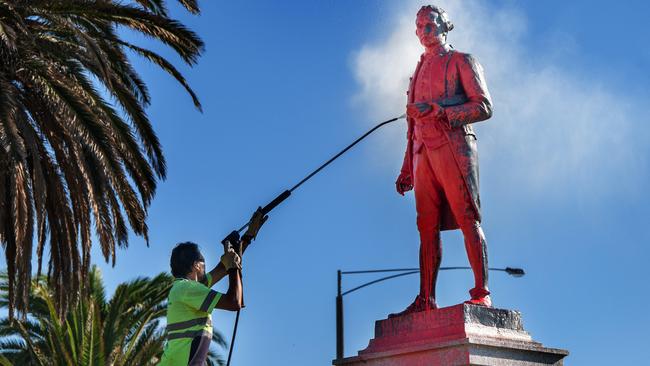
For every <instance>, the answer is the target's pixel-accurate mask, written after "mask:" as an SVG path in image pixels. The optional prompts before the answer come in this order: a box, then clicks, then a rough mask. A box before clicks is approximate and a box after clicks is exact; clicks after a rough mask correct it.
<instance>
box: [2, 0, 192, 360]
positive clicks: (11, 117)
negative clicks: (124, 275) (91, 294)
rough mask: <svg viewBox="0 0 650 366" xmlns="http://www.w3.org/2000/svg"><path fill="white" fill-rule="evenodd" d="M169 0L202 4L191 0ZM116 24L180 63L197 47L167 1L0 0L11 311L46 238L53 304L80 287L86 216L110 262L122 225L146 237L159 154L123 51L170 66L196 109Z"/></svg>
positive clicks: (20, 302) (85, 265)
mask: <svg viewBox="0 0 650 366" xmlns="http://www.w3.org/2000/svg"><path fill="white" fill-rule="evenodd" d="M178 1H179V2H180V3H181V5H183V6H184V7H185V8H186V9H187V10H188V11H190V12H192V13H195V14H196V13H198V12H199V8H198V5H197V3H196V0H178ZM120 29H125V30H129V31H130V32H132V33H139V34H141V35H144V36H146V37H148V38H152V39H155V40H158V41H160V42H161V43H163V44H164V45H166V46H169V47H170V48H171V49H173V50H174V51H175V52H176V53H177V54H178V55H179V56H180V58H181V59H182V60H183V61H184V62H185V63H187V64H189V65H193V64H194V63H195V62H196V60H197V58H198V56H199V55H200V53H201V51H202V49H203V42H202V41H201V39H200V38H199V37H198V36H197V35H196V34H195V33H194V32H192V31H191V30H189V29H187V28H186V27H185V26H184V25H183V24H181V23H180V22H179V21H177V20H174V19H172V18H170V16H169V14H168V11H167V8H166V1H165V0H134V1H120V0H57V1H46V0H0V242H1V243H2V245H3V246H4V252H5V255H6V262H7V271H8V276H9V277H8V280H9V281H8V290H9V292H8V293H9V299H8V301H9V314H10V315H13V314H14V310H18V311H21V312H24V311H26V310H27V304H28V297H29V284H30V282H31V276H32V253H33V252H34V251H35V252H36V255H37V263H38V269H37V273H38V274H39V275H40V274H41V267H42V260H43V253H44V250H45V247H46V246H47V245H48V244H49V250H48V252H49V253H50V255H49V258H48V261H47V262H46V263H47V273H48V279H49V283H50V285H51V289H52V290H53V291H54V294H53V296H52V299H51V300H52V303H53V304H54V307H55V308H56V309H57V311H58V313H59V314H60V315H61V314H64V313H66V309H67V307H69V306H74V301H73V300H74V299H73V298H71V295H72V294H77V293H78V292H79V290H80V289H83V288H86V286H84V285H85V284H86V282H87V281H88V271H89V267H90V251H91V245H92V241H91V236H92V234H91V232H92V228H93V226H94V231H95V234H96V237H97V240H98V242H99V245H100V247H101V250H102V254H103V256H104V258H105V260H106V261H109V259H110V260H112V262H113V264H114V263H115V255H116V247H117V246H119V247H126V246H128V235H127V233H128V229H129V227H130V229H131V230H132V231H133V232H134V233H135V234H136V235H139V236H142V237H144V238H145V239H147V225H146V221H145V219H146V216H147V207H148V205H149V204H150V202H151V200H152V198H153V196H154V193H155V190H156V184H157V181H158V180H159V179H164V177H165V174H166V165H165V159H164V157H163V153H162V148H161V145H160V142H159V140H158V137H157V136H156V134H155V132H154V130H153V127H152V125H151V122H150V121H149V119H148V117H147V115H146V113H145V108H146V106H147V105H149V103H150V96H149V91H148V89H147V86H146V85H145V83H144V81H143V80H142V79H141V78H140V76H139V75H138V73H137V72H136V70H135V69H134V68H133V66H132V65H131V63H130V61H129V57H128V54H129V53H130V54H135V55H138V56H141V57H144V58H145V59H146V60H148V61H150V62H152V63H153V64H154V65H157V66H158V67H160V68H162V69H163V70H164V71H166V72H167V73H169V74H170V75H171V76H172V77H174V78H175V79H176V80H177V81H178V82H179V83H180V84H181V86H182V87H183V88H185V89H186V90H187V92H188V93H189V94H190V96H191V98H192V100H193V102H194V105H195V106H196V107H197V108H198V109H199V110H200V109H201V105H200V103H199V101H198V99H197V97H196V95H195V93H194V92H193V91H192V89H191V88H190V87H189V85H188V83H187V82H186V80H185V79H184V77H183V76H182V75H181V73H180V72H179V71H178V70H177V69H176V68H175V67H174V66H173V65H172V64H171V62H169V61H167V60H166V59H165V58H163V57H162V56H160V55H159V54H157V53H155V52H154V51H151V50H149V49H145V48H142V47H139V46H137V45H135V44H132V43H131V42H129V41H128V40H127V39H125V38H124V37H122V34H124V32H119V30H120ZM34 242H35V243H34ZM34 244H35V248H34ZM87 311H88V312H89V313H91V314H92V313H93V312H95V311H96V310H94V309H88V310H87ZM93 355H94V354H93ZM93 357H94V356H93Z"/></svg>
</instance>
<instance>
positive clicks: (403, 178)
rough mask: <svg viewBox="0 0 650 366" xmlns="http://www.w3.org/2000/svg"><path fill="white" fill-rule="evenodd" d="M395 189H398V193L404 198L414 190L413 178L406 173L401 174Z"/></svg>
mask: <svg viewBox="0 0 650 366" xmlns="http://www.w3.org/2000/svg"><path fill="white" fill-rule="evenodd" d="M395 188H397V193H399V194H401V195H402V196H403V195H404V193H405V192H408V191H410V190H411V189H413V179H412V178H411V175H410V174H408V173H404V172H402V173H400V175H399V177H397V182H395Z"/></svg>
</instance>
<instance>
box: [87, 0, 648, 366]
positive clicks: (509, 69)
mask: <svg viewBox="0 0 650 366" xmlns="http://www.w3.org/2000/svg"><path fill="white" fill-rule="evenodd" d="M438 4H440V5H442V6H443V7H444V8H446V9H447V10H448V12H449V15H450V18H451V19H452V21H454V22H455V23H456V29H455V30H454V31H452V32H451V33H450V36H449V39H450V42H451V43H452V44H454V45H455V46H456V48H457V49H459V50H461V51H466V52H471V53H473V54H475V55H476V56H477V58H478V59H479V61H481V63H482V64H483V66H484V67H485V72H486V77H487V82H488V86H489V87H490V89H491V92H492V94H493V99H494V105H495V115H494V117H493V118H492V119H491V120H489V121H487V122H485V123H482V124H480V125H479V126H477V127H478V134H479V154H480V159H481V198H482V202H483V210H484V223H483V227H484V230H485V233H486V235H487V239H488V252H489V260H490V265H491V266H494V267H504V266H519V267H523V268H525V269H526V272H527V275H526V276H525V277H523V278H520V279H513V278H510V277H508V276H506V275H505V274H502V273H498V272H497V273H492V275H491V280H490V287H491V290H492V292H493V301H494V304H495V306H497V307H500V308H510V309H517V310H520V311H521V312H522V314H523V319H524V325H525V327H526V329H527V330H528V331H529V332H530V333H531V335H532V336H533V338H534V339H535V340H537V341H540V342H542V343H544V344H545V345H546V346H549V347H559V348H566V349H569V350H570V351H571V355H570V356H569V358H568V359H567V364H568V365H587V364H588V365H612V364H618V365H629V364H642V363H643V362H644V361H645V360H646V356H645V354H644V352H643V350H644V349H645V346H646V343H647V340H648V338H647V329H648V327H649V326H650V319H649V317H648V315H647V312H645V311H644V310H643V308H644V305H645V304H647V303H648V302H649V301H650V294H649V291H648V290H649V286H648V283H647V274H646V273H645V272H646V271H645V269H646V268H647V265H646V261H647V258H649V257H650V248H648V246H649V245H650V234H649V232H648V230H647V229H646V226H647V224H648V218H650V214H649V212H648V203H650V199H649V198H648V195H647V193H646V187H647V186H648V183H650V172H649V170H648V157H649V152H650V149H649V148H648V146H647V141H649V140H648V137H650V127H649V126H648V123H647V122H648V117H647V116H648V113H647V111H646V110H645V108H647V101H648V97H649V96H650V92H649V90H648V86H647V85H648V84H649V83H650V73H648V72H647V70H648V68H649V67H650V48H648V47H647V45H646V43H647V38H648V35H649V34H650V28H649V26H648V22H647V20H646V17H647V14H648V11H650V5H648V4H647V3H646V2H642V1H621V2H617V3H616V4H615V5H612V3H611V2H606V1H600V0H598V1H571V2H563V1H556V0H552V1H550V0H549V1H545V2H539V1H521V2H519V1H478V0H470V1H462V2H461V1H451V0H450V1H441V2H439V3H438ZM418 8H419V3H418V2H415V1H399V2H398V1H369V0H364V1H323V2H307V1H286V2H282V3H281V4H278V3H277V2H272V1H259V2H255V1H247V2H234V1H233V2H225V1H203V2H202V9H203V12H202V15H201V16H199V17H195V16H191V15H189V14H186V13H184V12H182V11H180V9H177V8H176V7H175V9H174V10H175V11H174V12H173V14H174V15H175V16H178V17H180V18H181V19H182V20H183V21H184V22H185V23H186V24H188V25H189V26H190V27H191V28H192V29H194V30H195V31H196V32H197V33H199V34H200V35H201V36H202V37H203V39H204V40H205V42H206V45H207V47H206V52H205V54H204V56H203V57H202V58H201V59H200V61H199V64H198V65H197V66H196V67H194V68H192V69H188V68H185V67H181V69H183V70H184V71H185V75H186V77H187V79H188V80H189V81H190V83H191V85H192V86H193V88H194V89H195V90H196V91H197V93H198V95H199V97H200V99H201V102H202V104H203V106H204V113H202V114H201V113H199V112H197V111H196V110H195V109H193V107H192V104H191V100H190V98H189V96H187V95H186V94H184V93H183V90H182V89H181V88H180V87H179V86H178V85H176V83H175V82H174V80H172V79H171V78H170V77H168V76H167V75H165V74H164V73H163V72H161V71H159V70H157V69H156V68H154V67H152V66H150V65H148V64H147V63H146V62H144V61H141V60H136V61H134V62H135V64H136V66H137V67H138V69H139V70H141V71H142V74H143V76H144V78H145V80H146V81H147V82H148V83H149V85H150V88H151V91H152V97H153V104H152V106H151V107H150V108H149V110H148V112H149V114H150V116H151V119H152V120H153V121H154V124H155V128H156V130H157V132H158V134H159V137H160V139H161V141H162V143H163V146H164V149H165V154H166V157H167V159H168V165H169V173H168V179H167V180H166V181H165V182H163V183H162V184H161V185H160V188H159V190H158V192H157V195H156V198H155V199H154V201H153V204H152V206H151V208H150V210H149V220H148V224H149V227H150V246H149V247H148V248H147V247H146V246H145V243H144V242H143V241H142V240H141V239H140V238H137V237H134V236H131V242H130V246H129V248H128V249H127V250H121V251H120V252H119V253H118V256H117V265H116V266H115V267H114V268H112V267H110V266H109V265H106V264H103V262H102V261H101V257H100V252H99V251H97V250H96V251H95V253H94V258H93V260H94V262H95V263H98V264H100V266H101V267H102V270H103V273H104V277H105V281H106V283H107V285H108V287H109V289H110V290H112V289H114V287H115V286H116V285H117V284H118V283H120V282H124V281H127V280H130V279H133V278H135V277H137V276H151V275H155V274H156V273H159V272H161V271H167V270H168V263H169V253H170V251H171V249H172V248H173V246H174V245H175V244H176V243H177V242H181V241H187V240H191V241H195V242H197V243H199V244H200V245H201V246H202V248H203V251H204V254H205V256H206V258H207V262H208V263H207V265H208V266H210V267H211V266H212V265H214V264H216V263H217V261H218V258H219V256H220V254H221V251H222V247H221V245H220V244H219V241H220V239H221V238H222V237H223V236H225V235H226V234H227V233H228V232H229V231H231V230H233V229H234V228H237V227H239V226H241V224H242V223H243V222H245V221H246V219H247V218H248V217H249V216H250V214H251V213H252V211H253V210H254V209H255V208H256V207H257V206H258V205H264V204H265V203H266V202H268V201H269V200H270V199H272V198H273V197H275V195H277V194H278V193H280V192H281V191H283V190H284V189H287V188H290V187H291V186H292V185H293V184H294V183H295V182H297V181H299V180H300V179H301V178H302V177H303V176H304V175H306V174H307V173H308V172H309V171H311V170H312V169H314V168H315V167H317V166H318V165H320V164H321V163H322V162H324V161H325V160H326V159H327V158H329V156H330V155H332V154H333V153H335V152H337V151H338V150H339V149H340V148H342V147H344V146H345V145H347V144H348V143H349V142H351V141H352V140H354V139H355V138H356V137H357V136H358V135H360V134H362V133H363V132H365V130H367V129H368V128H370V127H371V126H372V125H373V124H374V123H375V122H377V121H381V120H384V119H387V118H390V117H393V116H397V115H400V114H401V113H403V103H404V100H403V97H404V92H405V88H406V85H405V78H407V77H408V75H409V73H411V72H412V68H413V66H414V63H415V61H416V60H417V56H418V53H419V52H420V50H419V49H418V47H419V46H418V43H417V39H416V38H415V35H414V34H413V32H412V31H413V30H414V26H413V23H412V22H413V19H414V14H415V12H416V11H417V9H418ZM142 43H143V44H145V45H149V46H151V47H154V48H155V49H157V50H160V51H161V52H162V53H163V54H166V55H169V56H170V57H171V58H172V59H175V60H177V58H174V57H173V55H172V54H171V53H170V52H169V51H168V50H165V49H164V48H163V47H162V46H160V45H155V44H151V43H150V41H147V40H142ZM177 64H180V63H179V62H177ZM404 142H405V140H404V126H403V125H391V126H388V127H385V128H384V129H383V130H380V131H378V132H377V134H376V135H373V136H371V137H369V138H368V139H367V140H366V141H364V142H363V143H362V145H360V146H359V147H358V148H356V149H355V150H352V151H351V152H350V153H348V154H347V155H345V156H344V157H343V158H341V159H340V160H339V161H337V163H336V164H335V165H333V166H331V167H329V168H327V170H325V171H324V172H323V173H322V174H320V175H318V176H316V177H315V178H314V179H313V180H311V181H310V182H309V183H308V184H307V185H305V186H303V187H301V188H300V189H299V190H297V191H295V192H294V195H293V196H292V197H291V198H290V199H289V200H287V201H285V203H284V204H282V205H281V206H279V207H278V208H277V209H276V210H275V211H273V212H272V213H271V215H270V216H271V217H270V219H269V221H268V223H267V224H266V225H265V227H264V228H263V230H262V232H261V234H260V235H259V238H258V240H257V241H256V242H255V244H254V245H253V246H252V247H251V248H250V250H249V252H248V253H247V255H246V257H245V258H244V276H245V281H244V282H245V298H246V305H247V307H246V309H245V310H244V311H243V312H242V318H241V321H240V329H239V334H238V337H237V347H236V349H235V353H234V356H233V357H234V364H236V365H240V364H241V365H259V364H267V365H277V364H285V365H317V364H321V365H322V364H329V363H330V360H331V359H332V358H334V356H335V338H334V337H335V328H334V320H335V318H334V297H335V294H336V270H337V269H343V270H352V269H367V268H392V267H415V266H417V251H418V235H417V229H416V226H415V207H414V200H413V197H412V194H411V195H409V197H406V198H403V197H401V196H399V195H397V194H396V193H395V191H394V184H393V182H394V181H395V177H396V174H397V172H398V170H399V166H400V164H401V159H402V154H403V148H404ZM443 246H444V249H443V251H444V259H443V263H442V265H443V266H457V265H460V266H463V265H467V258H466V254H465V251H464V247H463V244H462V236H461V235H460V233H459V232H451V233H445V234H444V235H443ZM372 278H373V277H372V276H369V277H358V278H346V279H345V283H344V287H345V288H351V287H353V286H355V285H357V284H360V283H362V282H364V281H366V280H370V279H372ZM472 283H473V282H472V277H471V273H470V272H469V271H456V272H443V273H442V274H441V276H440V278H439V286H438V294H439V295H438V297H439V299H438V300H439V303H440V304H441V305H443V306H448V305H453V304H456V303H459V302H462V301H464V300H466V299H467V297H468V295H467V290H468V289H469V288H470V287H471V286H472ZM223 286H225V284H222V286H218V287H219V288H220V289H221V290H225V287H223ZM417 286H418V283H417V277H415V276H410V277H403V278H401V279H397V280H393V281H391V282H385V283H383V284H380V285H377V286H374V287H369V288H367V289H364V290H362V291H359V292H357V293H354V294H351V295H350V296H348V297H346V300H345V301H346V308H345V311H346V313H345V316H346V349H347V352H346V354H347V355H353V354H355V353H356V351H357V350H359V349H363V348H365V347H366V345H367V342H368V340H369V339H370V338H371V337H372V335H373V329H374V321H375V320H377V319H382V318H384V317H385V316H386V314H388V313H390V312H394V311H398V310H401V309H403V308H404V307H405V306H406V305H407V304H409V303H410V301H411V300H412V298H413V296H414V295H415V294H416V292H417ZM214 318H215V321H214V323H215V324H216V327H217V328H219V329H220V330H222V331H223V333H224V334H227V335H228V336H229V335H230V331H231V327H232V324H233V320H234V316H232V314H227V313H224V312H216V313H215V315H214ZM610 350H611V351H610ZM621 350H625V352H621Z"/></svg>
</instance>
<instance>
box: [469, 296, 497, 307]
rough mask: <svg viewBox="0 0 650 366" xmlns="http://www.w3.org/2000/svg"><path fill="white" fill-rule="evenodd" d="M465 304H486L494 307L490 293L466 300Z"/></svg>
mask: <svg viewBox="0 0 650 366" xmlns="http://www.w3.org/2000/svg"><path fill="white" fill-rule="evenodd" d="M465 304H472V305H479V306H485V307H488V308H491V307H492V300H491V299H490V295H485V296H481V297H479V298H477V299H471V300H467V301H465Z"/></svg>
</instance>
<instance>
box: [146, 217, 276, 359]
mask: <svg viewBox="0 0 650 366" xmlns="http://www.w3.org/2000/svg"><path fill="white" fill-rule="evenodd" d="M266 219H267V216H265V215H264V214H263V212H262V210H261V209H258V210H257V211H255V213H254V214H253V216H252V218H251V220H250V222H249V226H248V230H247V231H246V233H245V234H244V235H242V237H241V239H240V238H238V235H236V236H235V237H234V238H233V236H232V234H231V235H229V236H228V238H227V240H239V243H237V244H239V245H241V247H242V248H245V247H246V246H248V244H250V243H251V242H252V241H253V240H255V237H256V236H257V233H258V232H259V230H260V228H261V227H262V225H263V224H264V222H265V221H266ZM233 244H234V243H233ZM227 248H228V249H226V250H225V253H224V254H223V255H222V256H221V260H220V261H219V264H217V265H216V266H215V267H214V268H213V269H212V270H211V271H210V272H209V273H206V272H205V259H204V258H203V255H202V254H201V251H200V250H199V247H198V245H197V244H195V243H192V242H185V243H180V244H177V245H176V247H175V248H174V249H173V250H172V255H171V259H170V266H171V271H172V275H173V276H174V277H175V280H174V283H173V285H172V287H171V289H170V291H169V298H168V301H167V344H166V345H165V350H164V353H163V355H162V358H161V360H160V363H159V366H181V365H183V366H184V365H188V366H204V365H206V364H207V357H208V351H209V348H210V343H211V341H212V316H211V313H212V310H214V309H215V308H216V309H223V310H229V311H237V310H239V309H241V308H242V306H243V303H242V297H243V293H242V282H241V269H242V266H241V258H240V256H239V254H238V253H236V252H235V250H234V249H233V248H232V246H227ZM242 253H243V251H242ZM226 275H228V281H229V284H228V291H227V292H226V293H225V294H222V293H219V292H217V291H215V290H211V289H210V288H211V287H212V286H213V285H214V284H215V283H217V282H219V280H221V279H222V278H223V277H225V276H226Z"/></svg>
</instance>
